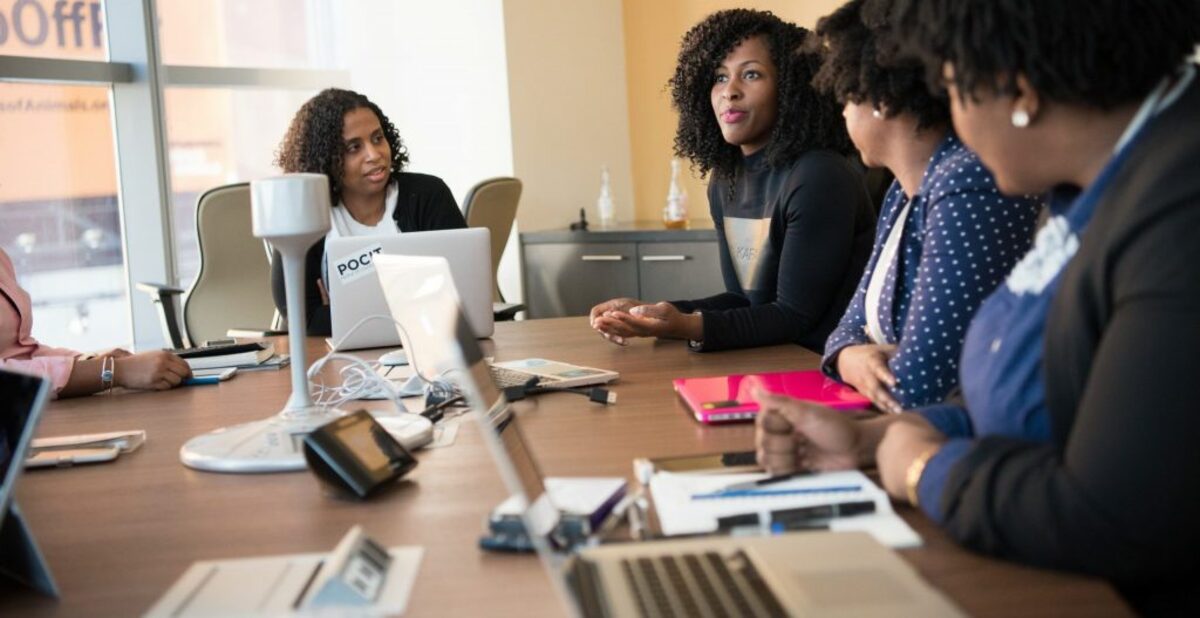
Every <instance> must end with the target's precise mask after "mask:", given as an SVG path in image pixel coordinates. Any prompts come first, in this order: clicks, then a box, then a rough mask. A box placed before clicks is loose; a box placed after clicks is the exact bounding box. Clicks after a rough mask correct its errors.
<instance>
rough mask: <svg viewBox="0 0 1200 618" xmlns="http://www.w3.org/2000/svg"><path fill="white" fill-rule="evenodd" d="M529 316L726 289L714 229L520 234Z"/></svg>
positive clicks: (646, 227)
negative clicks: (626, 299) (630, 299)
mask: <svg viewBox="0 0 1200 618" xmlns="http://www.w3.org/2000/svg"><path fill="white" fill-rule="evenodd" d="M521 260H522V267H523V268H522V270H523V271H524V273H525V275H524V283H525V304H526V305H527V306H528V307H529V310H528V312H529V317H530V318H551V317H561V316H573V315H587V313H588V311H589V310H590V309H591V308H592V307H593V306H594V305H596V304H597V303H599V302H602V301H605V300H608V299H610V298H617V297H620V296H629V297H633V298H640V299H642V300H646V301H660V300H679V299H685V298H701V297H704V296H710V295H712V294H717V293H719V292H721V291H723V290H724V289H725V286H724V284H723V282H722V280H721V265H720V256H719V253H718V251H717V243H716V233H715V232H714V231H713V230H712V229H711V228H710V229H690V230H664V229H662V226H661V224H657V223H646V224H627V225H624V226H621V227H618V228H614V229H607V230H602V231H588V232H564V231H551V232H530V233H522V234H521Z"/></svg>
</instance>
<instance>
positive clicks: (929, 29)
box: [757, 0, 1200, 616]
mask: <svg viewBox="0 0 1200 618" xmlns="http://www.w3.org/2000/svg"><path fill="white" fill-rule="evenodd" d="M875 1H877V0H871V2H875ZM890 16H891V18H892V19H893V23H894V24H896V30H895V31H896V32H898V33H903V36H904V38H905V40H906V42H907V44H908V45H911V46H912V47H913V48H915V49H916V50H917V52H918V53H920V54H921V55H922V57H923V58H925V64H926V66H927V68H928V69H929V70H930V73H931V74H935V75H938V76H939V81H940V82H941V83H944V84H946V87H947V89H948V91H949V96H950V101H951V114H952V116H953V119H954V124H955V128H956V129H957V131H958V134H959V135H960V136H962V138H963V141H964V142H965V143H967V144H969V145H970V146H971V147H972V148H973V149H974V150H975V151H976V152H978V153H979V156H980V158H981V160H983V161H984V162H986V163H987V165H988V167H989V168H990V169H992V170H993V171H994V172H995V175H996V183H997V185H998V186H999V188H1000V189H1001V190H1002V191H1005V192H1009V193H1034V192H1041V191H1046V190H1049V189H1052V188H1054V189H1056V195H1055V198H1056V199H1054V200H1052V204H1051V211H1052V216H1051V218H1050V220H1049V221H1048V222H1047V223H1046V225H1045V226H1044V227H1043V228H1042V229H1041V230H1040V231H1039V232H1038V235H1037V239H1036V240H1035V242H1034V248H1033V249H1032V250H1031V251H1030V252H1029V253H1028V254H1027V255H1026V256H1025V257H1024V258H1022V260H1021V261H1020V263H1019V264H1018V265H1017V266H1016V267H1015V268H1014V269H1013V271H1012V273H1011V274H1010V275H1009V277H1008V278H1007V279H1006V280H1005V282H1004V283H1003V284H1002V285H1001V286H1000V287H999V288H997V290H996V292H995V293H994V294H993V295H992V296H991V297H990V298H989V299H988V300H987V301H986V302H985V303H984V304H983V306H982V307H981V308H980V310H979V312H978V313H977V314H976V316H975V318H974V320H973V321H972V323H971V327H970V329H969V331H968V334H967V339H966V341H965V342H964V344H963V355H962V359H963V360H962V369H961V378H962V386H963V396H964V401H963V402H955V403H947V404H943V405H939V406H932V407H927V408H922V409H918V410H917V411H916V413H906V414H899V415H887V416H883V417H877V418H873V419H870V420H866V421H863V422H856V421H853V420H850V419H848V418H846V417H845V416H843V415H838V414H837V413H835V412H833V411H831V410H828V409H825V408H821V407H819V406H811V405H807V404H804V403H802V402H797V401H792V400H787V399H783V398H778V397H773V396H770V395H765V394H764V395H762V396H761V398H760V401H761V402H762V404H763V408H764V410H765V412H764V413H763V414H762V415H761V416H760V423H759V427H758V429H759V431H758V435H757V441H758V450H759V457H760V459H761V461H762V463H763V464H764V465H765V466H766V467H767V468H768V469H769V470H771V471H772V472H775V473H780V472H785V471H790V470H795V469H796V468H798V467H799V468H813V469H832V468H846V467H853V466H870V465H877V466H878V468H879V473H880V478H881V479H882V481H883V484H884V486H885V488H886V489H887V490H888V492H889V493H890V494H891V495H892V496H894V497H895V498H897V499H902V500H907V501H909V502H911V503H913V504H915V505H917V506H919V507H920V508H921V509H922V510H924V511H925V513H926V514H927V515H929V517H930V518H932V519H933V520H934V521H936V522H938V523H940V524H941V525H942V526H943V527H944V528H945V530H946V531H947V533H948V534H949V535H950V536H951V537H952V538H954V539H956V540H957V541H959V542H961V543H963V544H964V545H967V546H969V547H971V548H973V549H976V550H978V551H981V552H986V553H990V554H993V555H997V556H1002V557H1005V558H1008V559H1011V560H1016V561H1020V562H1024V563H1028V564H1033V565H1037V566H1042V567H1049V568H1056V569H1064V570H1069V571H1077V572H1083V573H1088V574H1091V575H1096V576H1100V577H1104V578H1106V579H1108V580H1110V581H1112V582H1113V583H1114V584H1115V585H1116V586H1117V588H1118V589H1119V590H1120V592H1121V593H1122V594H1123V595H1124V596H1125V598H1126V599H1127V600H1129V601H1130V602H1131V603H1132V604H1133V605H1134V606H1135V607H1136V608H1137V610H1139V611H1140V612H1142V613H1146V614H1165V613H1173V614H1179V615H1191V616H1195V615H1200V586H1198V585H1197V581H1200V557H1198V554H1197V552H1196V548H1197V547H1200V526H1197V525H1196V524H1197V522H1198V521H1200V457H1197V456H1196V439H1197V436H1200V414H1197V413H1196V406H1195V403H1194V400H1193V399H1192V398H1191V397H1190V396H1189V392H1188V390H1187V385H1188V384H1191V383H1192V382H1194V381H1195V379H1196V376H1200V354H1197V350H1200V319H1198V316H1200V268H1198V267H1197V265H1200V243H1197V242H1196V238H1197V236H1200V79H1198V78H1197V72H1198V71H1197V67H1196V66H1195V64H1194V62H1195V59H1194V58H1190V59H1188V60H1185V58H1186V57H1189V56H1193V55H1194V53H1195V43H1196V41H1197V40H1200V3H1197V2H1195V0H1160V1H1158V2H1145V3H1135V2H1128V1H1125V0H1058V1H1057V2H1042V1H1039V0H894V5H893V7H892V12H891V13H890ZM1068 188H1070V189H1068Z"/></svg>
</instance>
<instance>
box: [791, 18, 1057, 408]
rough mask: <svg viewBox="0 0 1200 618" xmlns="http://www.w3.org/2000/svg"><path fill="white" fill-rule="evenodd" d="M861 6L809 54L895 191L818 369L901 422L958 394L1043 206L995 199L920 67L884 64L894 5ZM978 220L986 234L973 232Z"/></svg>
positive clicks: (820, 28) (867, 155) (821, 34)
mask: <svg viewBox="0 0 1200 618" xmlns="http://www.w3.org/2000/svg"><path fill="white" fill-rule="evenodd" d="M865 4H866V3H865V1H864V0H852V1H851V2H848V3H846V5H844V6H843V7H841V8H840V9H838V10H837V11H835V12H834V13H832V14H830V15H829V16H827V17H825V18H823V19H821V21H819V22H818V23H817V29H816V36H814V37H811V41H810V46H811V47H812V48H819V49H822V50H823V51H824V62H823V64H822V66H821V70H820V71H818V72H817V77H816V79H815V80H814V85H815V86H816V87H817V88H818V89H819V90H822V91H824V92H828V93H831V94H833V95H834V96H835V97H837V99H838V100H839V101H841V102H842V103H844V104H845V107H844V110H843V112H842V115H843V116H845V118H846V129H847V130H848V131H849V133H850V139H851V140H853V141H854V145H855V146H857V147H858V151H859V153H861V155H862V157H863V161H864V162H865V163H866V164H867V165H868V166H871V167H886V168H888V169H889V170H890V171H891V172H892V173H893V174H895V176H896V181H895V182H893V183H892V186H891V188H890V189H889V190H888V193H887V195H886V197H885V198H884V201H883V208H882V211H881V212H880V214H879V223H878V226H877V230H876V233H875V248H874V249H873V251H872V253H871V259H870V260H869V262H868V263H867V269H866V271H865V272H864V273H863V275H862V280H860V281H859V284H858V291H857V292H856V293H855V295H854V299H853V300H851V301H850V306H849V308H847V310H846V314H845V315H843V316H842V321H841V322H840V323H839V324H838V327H837V328H836V329H835V330H834V331H833V334H832V335H830V337H829V340H828V341H826V342H825V358H824V361H823V362H822V368H823V369H824V370H825V372H826V373H828V374H829V375H830V376H832V377H834V378H837V379H839V380H841V381H842V382H845V383H846V384H849V385H850V386H853V387H854V388H856V389H858V391H859V392H861V393H862V394H864V395H867V396H868V397H870V398H871V400H872V401H873V402H875V405H876V407H878V408H879V409H880V410H886V411H889V412H900V411H901V410H904V409H906V408H912V407H915V406H920V405H926V404H930V403H937V402H939V401H941V400H942V399H944V398H945V397H946V395H948V394H949V393H950V392H951V391H952V390H953V389H954V388H955V387H957V386H958V353H959V350H960V349H961V348H962V342H963V337H964V336H965V335H966V328H967V325H968V324H969V323H970V321H971V316H973V315H974V314H975V310H976V309H977V308H978V307H979V305H980V303H982V302H983V299H984V298H986V297H987V296H988V295H989V294H991V293H992V290H994V289H995V288H996V286H997V285H998V284H999V283H1000V280H1001V279H1002V278H1003V277H1004V275H1006V274H1007V273H1008V271H1009V270H1010V269H1011V268H1012V266H1013V264H1015V263H1016V261H1017V259H1018V258H1019V257H1021V256H1022V255H1024V254H1025V251H1026V250H1027V249H1028V248H1029V244H1030V242H1031V241H1032V240H1033V227H1034V224H1035V222H1036V220H1037V215H1038V212H1039V211H1040V210H1041V204H1040V202H1039V201H1038V200H1034V199H1029V198H1022V197H1016V198H1010V197H1005V196H1003V195H1000V193H999V192H998V191H997V190H996V183H995V180H993V179H992V174H991V172H989V171H987V169H985V168H984V167H983V165H982V164H981V163H980V162H979V157H977V156H976V155H975V153H974V152H971V150H970V149H968V148H967V147H966V146H964V145H963V143H962V142H961V141H959V139H958V136H956V135H955V134H954V131H953V130H951V129H950V106H949V103H948V102H947V101H946V99H945V97H944V96H941V95H934V94H932V93H931V92H930V90H929V89H928V88H927V87H926V86H925V80H924V67H923V66H922V65H921V63H920V62H918V61H916V60H909V61H896V60H894V58H895V55H894V54H887V53H886V49H885V48H886V47H887V39H886V28H887V24H886V21H887V20H886V15H885V14H884V13H883V11H884V10H886V8H887V6H888V3H887V2H876V3H874V4H873V5H872V6H871V7H870V9H871V11H869V12H867V13H864V11H863V8H864V5H865ZM881 50H883V51H882V53H881ZM884 55H886V56H887V57H888V60H887V61H884V58H883V57H882V56H884ZM980 217H983V218H985V219H986V222H987V224H986V225H982V226H976V225H974V223H975V222H977V221H979V219H980ZM964 224H969V225H967V226H966V227H964ZM935 326H936V327H935Z"/></svg>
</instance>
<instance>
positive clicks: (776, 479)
mask: <svg viewBox="0 0 1200 618" xmlns="http://www.w3.org/2000/svg"><path fill="white" fill-rule="evenodd" d="M811 474H812V472H792V473H789V474H777V475H775V476H768V477H767V478H765V479H758V480H757V481H745V482H742V483H734V484H732V485H729V486H726V487H722V488H721V491H744V490H746V489H754V488H755V487H762V486H763V485H773V484H775V483H782V482H784V481H788V480H791V479H794V478H796V477H800V476H809V475H811Z"/></svg>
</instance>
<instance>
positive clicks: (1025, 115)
mask: <svg viewBox="0 0 1200 618" xmlns="http://www.w3.org/2000/svg"><path fill="white" fill-rule="evenodd" d="M1012 126H1014V127H1016V128H1018V129H1024V128H1025V127H1027V126H1029V112H1027V111H1025V110H1023V109H1019V108H1018V109H1014V110H1013V113H1012Z"/></svg>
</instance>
